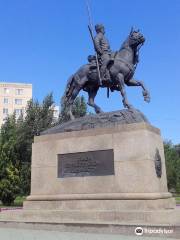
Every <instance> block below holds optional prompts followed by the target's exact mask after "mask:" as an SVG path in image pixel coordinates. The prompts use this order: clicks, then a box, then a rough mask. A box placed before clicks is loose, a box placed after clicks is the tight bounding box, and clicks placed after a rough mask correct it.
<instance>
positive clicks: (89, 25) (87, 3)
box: [86, 0, 102, 85]
mask: <svg viewBox="0 0 180 240" xmlns="http://www.w3.org/2000/svg"><path fill="white" fill-rule="evenodd" d="M86 7H87V13H88V19H89V24H88V29H89V32H90V36H91V39H92V42H93V46H94V50H95V57H96V66H97V72H98V78H99V84H100V85H102V80H101V74H100V67H99V61H98V55H97V52H96V48H95V42H94V36H93V23H92V17H91V11H90V6H89V2H88V0H87V1H86Z"/></svg>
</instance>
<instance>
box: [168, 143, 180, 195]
mask: <svg viewBox="0 0 180 240" xmlns="http://www.w3.org/2000/svg"><path fill="white" fill-rule="evenodd" d="M164 152H165V160H166V171H167V182H168V188H169V190H171V189H174V190H175V191H176V192H180V157H179V154H178V152H177V150H176V148H175V146H174V145H173V144H172V143H171V142H170V141H169V142H165V143H164Z"/></svg>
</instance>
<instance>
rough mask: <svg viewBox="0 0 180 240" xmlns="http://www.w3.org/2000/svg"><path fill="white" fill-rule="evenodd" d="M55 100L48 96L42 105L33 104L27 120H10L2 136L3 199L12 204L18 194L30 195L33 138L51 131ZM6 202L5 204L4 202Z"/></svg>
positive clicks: (0, 184) (0, 176) (0, 195)
mask: <svg viewBox="0 0 180 240" xmlns="http://www.w3.org/2000/svg"><path fill="white" fill-rule="evenodd" d="M53 103H54V102H53V96H52V94H49V95H47V96H46V97H45V98H44V100H43V103H42V104H40V103H39V102H38V101H34V100H30V101H29V103H28V105H27V109H26V116H25V117H23V116H20V117H19V118H18V119H17V120H16V117H15V114H13V115H12V116H9V117H8V118H7V119H6V121H5V123H4V124H3V125H2V128H1V134H0V199H1V200H2V201H4V202H5V201H6V203H7V204H11V203H12V201H13V200H14V198H15V197H16V195H17V194H23V195H27V194H29V192H30V165H31V152H32V143H33V139H34V136H37V135H39V134H40V132H41V131H43V130H45V129H47V128H49V127H51V125H52V122H53ZM4 199H6V200H4Z"/></svg>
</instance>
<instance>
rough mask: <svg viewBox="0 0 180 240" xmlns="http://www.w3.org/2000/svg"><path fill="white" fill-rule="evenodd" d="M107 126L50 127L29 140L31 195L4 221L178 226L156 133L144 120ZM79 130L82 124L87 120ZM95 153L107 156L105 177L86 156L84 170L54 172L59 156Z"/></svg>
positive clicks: (179, 217)
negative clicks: (18, 209) (83, 127)
mask: <svg viewBox="0 0 180 240" xmlns="http://www.w3.org/2000/svg"><path fill="white" fill-rule="evenodd" d="M116 117H117V116H116ZM132 119H134V118H132ZM103 124H104V122H103ZM107 125H108V124H107V122H106V126H105V124H104V125H103V126H102V125H101V126H98V127H96V128H94V127H93V128H92V129H84V130H82V129H74V131H73V130H72V129H71V131H70V132H68V131H67V129H68V126H67V125H66V126H65V127H66V132H63V131H62V129H61V132H59V133H58V129H57V128H54V129H53V130H52V131H50V132H45V133H44V135H41V136H38V137H35V139H34V144H33V152H32V175H31V194H30V196H29V197H28V198H27V200H26V201H25V202H24V210H23V211H22V212H21V213H20V212H18V213H17V212H16V213H15V214H12V213H11V214H10V213H9V215H8V214H7V213H6V214H4V219H6V220H7V221H19V222H35V223H59V224H70V223H73V224H81V225H82V224H96V225H97V226H98V225H99V224H101V225H102V224H110V225H111V226H112V225H114V226H115V225H156V226H159V225H168V226H169V225H171V226H173V225H174V226H177V225H179V224H180V211H178V210H177V209H176V207H175V200H174V198H172V196H171V194H170V193H169V192H168V190H167V179H166V167H165V159H164V149H163V142H162V139H161V136H160V131H159V129H157V128H155V127H153V126H151V125H150V124H149V123H147V122H146V121H139V122H136V123H130V124H129V123H123V124H117V123H114V124H110V126H107ZM71 126H72V125H71ZM78 126H79V125H78ZM83 126H87V122H84V125H83ZM88 126H90V125H88ZM78 128H79V127H78ZM88 128H89V127H88ZM55 130H57V133H56V132H55ZM96 151H98V152H99V151H108V152H109V151H110V152H111V153H112V155H111V159H108V156H109V155H107V156H105V155H104V158H106V160H107V161H111V168H112V166H113V169H111V171H110V172H109V173H108V172H107V173H104V175H102V173H101V172H99V171H96V167H97V165H98V164H102V163H101V161H103V159H100V158H98V159H96V155H92V156H95V157H94V159H91V163H90V164H89V163H88V161H89V160H88V158H85V159H84V158H82V159H81V163H82V164H84V162H83V161H85V162H86V164H85V167H82V166H78V167H79V168H78V167H77V165H76V164H75V165H73V164H71V163H70V165H68V167H67V166H66V167H67V169H66V170H65V175H61V173H60V172H59V171H60V170H58V169H59V166H58V165H59V164H60V165H61V161H64V160H63V157H64V156H73V155H68V154H76V153H80V154H81V153H83V154H84V155H83V156H86V153H89V152H90V153H92V152H95V153H96ZM87 155H88V154H87ZM88 156H89V155H88ZM92 158H93V157H92ZM66 159H68V158H66ZM92 160H93V161H94V162H93V164H92ZM63 164H64V163H63ZM112 164H113V165H112ZM61 167H62V168H63V166H61ZM101 167H102V168H103V169H104V168H105V167H107V166H105V165H102V166H101ZM74 168H75V171H74V170H73V169H74ZM77 168H78V169H79V170H78V171H77ZM61 170H62V169H61ZM68 171H69V172H68ZM92 172H93V174H92ZM68 174H69V175H68ZM78 174H79V175H78ZM80 175H81V176H80ZM1 218H2V217H0V219H1Z"/></svg>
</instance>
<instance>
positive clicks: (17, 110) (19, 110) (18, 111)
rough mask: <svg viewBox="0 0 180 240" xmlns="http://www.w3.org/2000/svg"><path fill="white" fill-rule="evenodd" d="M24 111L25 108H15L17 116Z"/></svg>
mask: <svg viewBox="0 0 180 240" xmlns="http://www.w3.org/2000/svg"><path fill="white" fill-rule="evenodd" d="M22 113H23V110H22V109H15V114H16V116H19V115H21V114H22Z"/></svg>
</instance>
